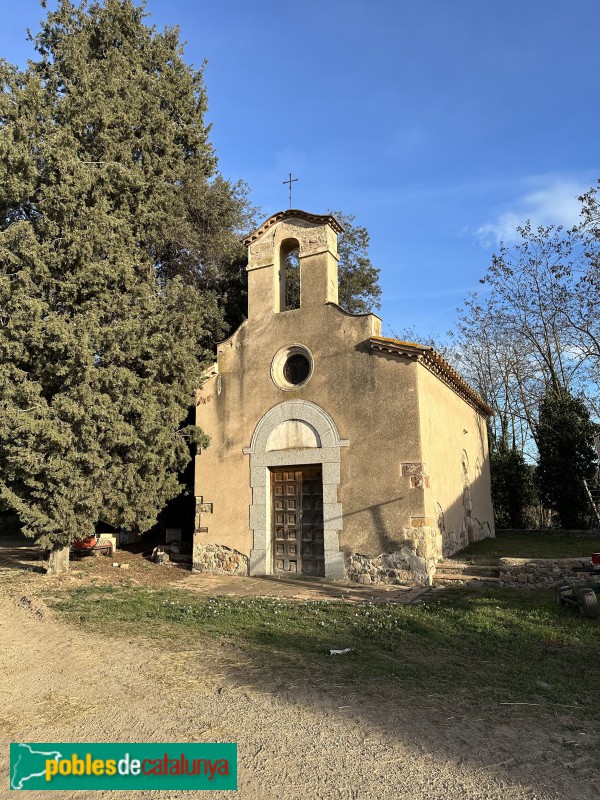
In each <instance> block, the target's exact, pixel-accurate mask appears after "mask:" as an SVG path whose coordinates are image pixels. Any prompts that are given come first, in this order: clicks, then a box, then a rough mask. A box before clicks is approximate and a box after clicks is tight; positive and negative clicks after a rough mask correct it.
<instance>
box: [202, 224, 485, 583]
mask: <svg viewBox="0 0 600 800" xmlns="http://www.w3.org/2000/svg"><path fill="white" fill-rule="evenodd" d="M341 231H342V228H341V226H340V225H339V223H338V222H337V220H335V219H334V218H333V217H332V216H318V215H314V214H308V213H306V212H304V211H297V210H289V211H284V212H280V213H278V214H275V215H273V216H272V217H270V218H269V219H268V220H267V221H266V222H265V223H264V224H263V225H262V226H261V227H260V228H259V229H258V230H257V231H255V232H254V233H253V234H252V235H250V236H249V237H248V238H247V239H246V240H245V244H246V245H247V247H248V254H249V257H248V267H247V270H248V319H246V320H245V321H244V322H243V323H242V325H241V326H240V327H239V328H238V329H237V331H236V332H235V333H234V334H233V335H232V336H231V337H230V338H229V339H227V340H226V341H225V342H223V343H221V344H220V345H219V346H218V348H217V362H216V364H214V365H213V366H212V367H211V368H210V369H209V370H208V371H207V373H206V379H205V382H204V384H203V386H202V388H201V389H200V390H199V392H198V397H197V424H198V425H199V426H200V427H201V428H202V429H203V430H204V432H205V433H207V434H208V435H209V436H210V438H211V445H210V447H208V448H207V449H205V450H202V451H201V452H200V453H199V454H198V455H197V457H196V479H195V494H196V525H195V533H194V554H193V568H194V569H195V570H197V571H212V572H227V573H232V574H250V575H270V574H275V575H277V574H279V575H283V574H285V575H305V576H324V577H326V578H349V579H352V580H358V581H360V582H361V583H377V582H387V583H402V582H413V581H415V580H417V581H422V582H430V581H431V579H432V577H433V575H434V574H435V565H436V563H437V562H438V561H439V560H440V559H441V558H442V557H443V556H446V555H450V554H452V553H454V552H456V551H457V550H459V549H461V548H462V547H464V546H466V545H467V544H468V543H469V542H472V541H475V540H476V539H480V538H482V537H485V536H493V535H494V522H493V511H492V502H491V493H490V473H489V459H488V442H487V429H486V418H487V416H488V415H489V414H490V409H489V408H488V407H487V406H486V404H485V403H484V402H483V400H482V399H481V398H480V397H479V396H478V395H477V393H476V392H474V391H473V389H471V388H470V387H469V386H468V385H467V384H466V383H465V381H464V380H463V379H462V378H461V377H460V376H459V375H458V373H457V372H455V371H454V370H453V369H452V367H451V366H450V365H449V364H448V363H447V362H446V361H445V360H444V359H443V358H442V357H441V356H440V355H439V354H438V353H437V352H436V351H435V350H433V348H431V347H426V346H422V345H419V344H414V343H410V342H401V341H397V340H395V339H389V338H386V337H382V336H381V320H380V318H379V317H377V316H376V315H375V314H358V315H355V314H349V313H348V312H346V311H344V309H342V308H341V307H340V306H339V305H338V303H337V301H338V280H337V264H338V255H337V234H338V233H340V232H341ZM291 251H296V252H297V253H298V255H299V264H300V266H299V274H300V280H299V304H298V302H297V301H298V296H296V298H295V302H294V303H290V299H289V298H290V286H289V285H288V287H286V286H285V280H286V278H285V276H286V269H285V264H286V258H287V256H288V254H289V253H290V252H291ZM287 271H288V282H289V280H290V277H289V270H287ZM294 306H298V307H294Z"/></svg>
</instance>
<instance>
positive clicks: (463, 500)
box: [418, 365, 494, 557]
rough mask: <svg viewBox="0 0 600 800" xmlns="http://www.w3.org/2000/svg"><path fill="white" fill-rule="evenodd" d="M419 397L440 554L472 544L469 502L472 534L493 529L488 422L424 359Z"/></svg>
mask: <svg viewBox="0 0 600 800" xmlns="http://www.w3.org/2000/svg"><path fill="white" fill-rule="evenodd" d="M418 397H419V409H420V414H419V416H420V430H421V441H422V448H423V462H424V471H425V473H426V474H427V476H428V478H429V480H428V483H429V488H428V489H427V490H426V509H427V514H426V515H427V516H428V517H430V518H431V519H432V520H433V523H434V525H436V526H438V527H439V528H440V530H441V531H443V544H442V552H441V553H438V554H437V556H438V557H439V556H441V555H444V556H447V555H450V554H452V553H454V552H456V551H457V550H460V549H461V548H462V547H466V545H467V544H468V530H467V524H466V516H467V514H466V511H467V508H466V506H467V504H468V503H469V502H470V505H471V508H470V517H471V523H472V538H473V539H475V540H476V539H481V538H484V537H486V536H493V535H494V514H493V508H492V501H491V488H490V464H489V456H488V439H487V429H486V423H485V418H484V417H483V416H482V415H481V414H480V413H479V412H478V411H476V410H475V409H474V408H473V407H472V406H470V405H469V404H468V403H466V402H465V401H464V400H463V399H462V398H461V397H459V396H458V395H457V394H456V393H455V392H453V391H452V390H451V389H450V388H449V387H448V386H446V384H445V383H443V381H442V380H440V379H439V378H438V377H437V376H436V375H434V374H432V373H431V372H430V371H429V370H428V369H427V368H426V367H424V366H422V365H419V377H418ZM465 457H466V458H465ZM465 467H466V472H467V476H468V484H469V485H468V491H467V492H465ZM441 539H442V537H440V541H441Z"/></svg>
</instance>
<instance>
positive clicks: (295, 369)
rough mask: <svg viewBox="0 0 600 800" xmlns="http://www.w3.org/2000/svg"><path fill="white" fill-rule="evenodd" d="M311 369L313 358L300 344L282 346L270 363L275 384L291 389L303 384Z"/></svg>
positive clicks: (306, 380)
mask: <svg viewBox="0 0 600 800" xmlns="http://www.w3.org/2000/svg"><path fill="white" fill-rule="evenodd" d="M312 371H313V358H312V355H311V353H310V350H308V348H306V347H304V345H301V344H292V345H289V346H288V347H282V349H281V350H279V352H278V353H276V355H275V357H274V358H273V361H272V363H271V378H272V379H273V382H274V383H275V385H276V386H278V387H279V388H280V389H283V390H284V391H288V392H289V391H291V390H293V389H299V388H300V387H302V386H305V385H306V384H307V383H308V381H309V380H310V377H311V375H312Z"/></svg>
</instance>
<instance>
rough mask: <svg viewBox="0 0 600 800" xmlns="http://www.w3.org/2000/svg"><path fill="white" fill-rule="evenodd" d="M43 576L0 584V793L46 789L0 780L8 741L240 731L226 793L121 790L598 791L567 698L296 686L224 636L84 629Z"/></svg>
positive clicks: (270, 793)
mask: <svg viewBox="0 0 600 800" xmlns="http://www.w3.org/2000/svg"><path fill="white" fill-rule="evenodd" d="M0 573H1V571H0ZM13 575H14V573H13ZM1 578H2V575H1V574H0V580H1ZM40 580H42V581H47V580H50V579H47V578H43V577H42V576H30V577H29V578H27V577H25V576H24V578H23V580H22V581H21V580H17V581H15V579H14V577H13V579H12V580H10V581H9V582H8V584H7V585H5V587H4V590H3V591H2V590H0V628H1V632H2V639H1V641H2V643H3V644H2V650H1V652H0V676H1V678H0V699H1V705H0V735H1V736H2V739H3V742H4V744H5V746H3V747H2V751H1V754H0V772H1V773H2V774H3V775H4V776H5V778H3V779H2V784H0V797H2V798H4V797H7V798H8V797H15V798H17V797H19V796H21V797H22V796H25V797H27V798H30V800H38V798H39V799H40V800H41V798H42V797H44V796H47V795H46V794H45V793H43V792H28V793H27V794H25V795H23V794H22V793H20V792H10V791H9V790H8V788H7V786H8V747H7V746H6V745H7V743H8V742H10V741H58V742H59V741H158V742H160V741H165V742H169V741H236V742H238V748H239V790H238V792H237V793H233V792H202V793H201V794H199V793H191V792H168V791H146V792H131V793H128V795H127V798H129V797H131V798H137V797H139V798H155V797H156V798H157V800H175V798H191V797H193V796H196V797H200V796H202V797H206V798H207V799H208V800H210V798H225V797H232V796H237V797H240V798H242V799H243V800H262V799H263V798H265V800H276V799H278V798H281V799H282V800H296V799H298V800H300V799H302V800H312V799H313V798H316V799H320V798H323V799H325V798H326V799H327V800H334V799H335V800H337V799H338V798H340V799H346V800H394V798H403V800H417V799H418V800H438V799H439V800H442V798H443V799H444V800H446V799H447V798H452V799H453V800H454V798H461V800H500V799H502V800H511V799H512V798H530V800H534V799H536V798H537V800H558V799H559V798H560V800H588V798H600V789H599V785H600V780H599V778H600V774H599V770H598V753H599V745H600V733H599V730H598V726H597V725H594V724H593V723H590V722H582V721H580V720H577V719H575V718H574V717H571V716H570V715H569V712H568V709H567V710H565V713H564V714H560V715H556V714H555V713H549V712H548V710H546V709H543V708H528V707H525V706H516V705H515V706H500V705H498V704H494V705H491V706H490V707H485V708H480V709H476V710H473V708H469V709H467V708H466V707H464V705H463V704H461V702H460V701H459V700H458V699H456V700H455V701H453V702H451V701H448V699H447V698H443V697H441V696H439V697H437V696H436V694H435V691H436V687H435V686H432V687H431V693H430V694H428V695H427V696H415V695H414V693H411V687H410V686H399V685H398V684H397V683H395V684H394V685H386V686H381V685H377V686H376V685H373V686H368V687H366V688H365V690H364V692H362V693H360V694H358V693H356V692H352V693H350V692H349V691H348V689H347V688H345V687H341V686H337V685H333V686H322V688H318V689H315V688H307V687H306V686H303V685H300V684H299V683H298V678H297V677H296V678H295V682H291V681H289V680H287V679H286V676H285V675H284V674H277V675H275V676H274V675H273V674H272V673H270V674H268V675H267V674H265V673H264V672H263V671H261V669H260V668H259V667H258V666H257V664H256V663H253V662H252V660H251V658H250V656H249V655H248V654H247V653H245V652H244V651H242V650H239V649H238V648H236V647H235V646H234V645H233V644H232V643H230V642H229V643H226V644H224V645H220V644H219V643H217V642H215V641H213V640H202V641H190V642H189V649H186V650H179V651H177V652H174V651H173V650H172V649H168V648H167V647H163V646H161V645H160V643H156V642H152V641H151V640H146V639H127V638H122V637H119V638H110V637H109V636H108V635H97V634H94V633H92V632H89V631H87V632H81V631H79V630H78V629H76V628H74V627H72V626H70V625H67V624H66V623H65V622H64V621H63V620H62V619H60V618H58V617H57V616H56V615H55V614H54V612H52V611H50V610H49V609H48V608H46V607H45V606H44V605H43V603H42V602H41V601H40V600H39V599H37V597H36V594H35V591H32V590H33V589H34V588H35V587H36V586H37V585H38V584H39V581H40ZM182 585H183V584H182ZM433 657H435V654H434V653H432V658H433ZM465 677H466V685H467V686H468V676H465ZM102 796H103V795H102V793H100V792H86V791H78V792H74V793H72V794H69V793H61V795H60V798H61V800H63V799H64V800H66V799H67V798H70V797H73V798H88V797H89V798H98V800H99V799H100V797H102ZM120 796H123V795H120Z"/></svg>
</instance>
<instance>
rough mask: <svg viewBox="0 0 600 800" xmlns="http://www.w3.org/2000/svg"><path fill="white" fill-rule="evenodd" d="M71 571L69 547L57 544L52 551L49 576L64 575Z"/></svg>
mask: <svg viewBox="0 0 600 800" xmlns="http://www.w3.org/2000/svg"><path fill="white" fill-rule="evenodd" d="M68 571H69V545H68V544H55V545H54V547H53V548H52V550H50V557H49V558H48V569H47V570H46V574H47V575H62V574H63V573H65V572H68Z"/></svg>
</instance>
